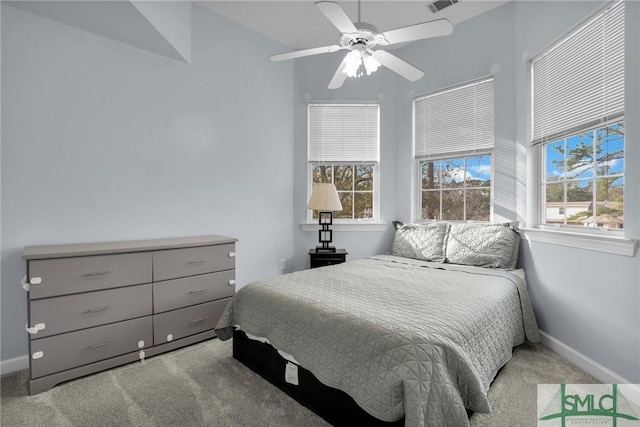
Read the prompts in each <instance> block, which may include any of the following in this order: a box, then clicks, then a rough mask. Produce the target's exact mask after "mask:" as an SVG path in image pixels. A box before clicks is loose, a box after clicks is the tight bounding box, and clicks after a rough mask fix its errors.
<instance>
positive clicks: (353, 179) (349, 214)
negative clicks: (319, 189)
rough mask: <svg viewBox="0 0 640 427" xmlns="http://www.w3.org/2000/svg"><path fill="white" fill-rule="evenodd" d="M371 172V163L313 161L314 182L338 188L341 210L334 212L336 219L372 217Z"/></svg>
mask: <svg viewBox="0 0 640 427" xmlns="http://www.w3.org/2000/svg"><path fill="white" fill-rule="evenodd" d="M374 173H375V165H374V164H373V163H356V164H330V165H328V164H313V165H312V176H313V183H314V184H317V183H333V184H334V185H335V186H336V189H337V190H338V196H339V197H340V203H341V204H342V211H340V212H336V213H335V214H334V218H337V219H356V220H362V219H373V217H374V216H373V214H374V212H373V206H374V204H373V202H374V200H373V198H374V191H373V183H374ZM313 218H318V212H316V211H314V212H313Z"/></svg>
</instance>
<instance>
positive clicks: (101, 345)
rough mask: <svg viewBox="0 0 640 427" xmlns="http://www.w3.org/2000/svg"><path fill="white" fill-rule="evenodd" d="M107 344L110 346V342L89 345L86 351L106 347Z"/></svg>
mask: <svg viewBox="0 0 640 427" xmlns="http://www.w3.org/2000/svg"><path fill="white" fill-rule="evenodd" d="M109 344H111V341H107V342H103V343H102V344H95V345H90V346H89V347H87V350H93V349H94V348H100V347H104V346H107V345H109Z"/></svg>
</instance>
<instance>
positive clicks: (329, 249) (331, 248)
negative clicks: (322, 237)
mask: <svg viewBox="0 0 640 427" xmlns="http://www.w3.org/2000/svg"><path fill="white" fill-rule="evenodd" d="M335 251H336V247H335V246H327V247H323V246H316V253H317V254H331V253H334V252H335Z"/></svg>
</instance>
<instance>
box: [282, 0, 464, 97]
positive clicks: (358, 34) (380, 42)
mask: <svg viewBox="0 0 640 427" xmlns="http://www.w3.org/2000/svg"><path fill="white" fill-rule="evenodd" d="M314 4H315V6H316V7H317V8H318V9H319V10H320V12H322V13H323V14H324V16H326V17H327V19H329V21H331V23H332V24H333V25H334V26H335V27H336V28H337V29H338V30H339V31H340V33H341V35H340V41H339V44H336V45H331V46H323V47H316V48H312V49H303V50H296V51H293V52H287V53H280V54H277V55H272V56H271V60H272V61H284V60H287V59H294V58H300V57H303V56H310V55H318V54H321V53H332V52H337V51H339V50H345V49H346V50H349V53H347V55H346V56H345V57H344V59H343V60H342V62H341V63H340V65H339V66H338V70H337V71H336V73H335V74H334V75H333V78H332V79H331V82H330V83H329V86H328V87H329V89H337V88H339V87H341V86H342V84H343V83H344V81H345V80H346V78H347V77H360V76H362V75H363V74H364V73H366V74H367V75H370V74H371V73H373V72H374V71H376V70H377V69H378V67H379V66H380V65H384V66H385V67H387V68H389V69H390V70H392V71H395V72H396V73H398V74H400V75H401V76H402V77H404V78H406V79H407V80H410V81H416V80H420V79H421V78H422V76H424V73H423V72H422V71H421V70H419V69H418V68H416V67H414V66H413V65H411V64H409V63H408V62H406V61H403V60H402V59H400V58H398V57H397V56H395V55H393V54H391V53H389V52H387V51H386V50H382V49H378V50H374V49H373V48H374V47H376V46H389V45H392V44H397V43H405V42H411V41H415V40H421V39H426V38H430V37H438V36H446V35H449V34H451V33H452V32H453V25H451V22H449V21H448V20H447V19H436V20H435V21H429V22H423V23H421V24H416V25H410V26H408V27H402V28H397V29H395V30H390V31H385V32H384V33H379V32H378V30H377V29H376V27H374V26H373V25H371V24H368V23H366V22H362V21H361V20H360V0H358V22H357V23H353V22H351V19H350V18H349V17H348V16H347V14H346V13H345V12H344V10H343V9H342V8H341V7H340V5H339V4H338V3H334V2H331V1H318V2H316V3H314Z"/></svg>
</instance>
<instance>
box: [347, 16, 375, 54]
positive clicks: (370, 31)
mask: <svg viewBox="0 0 640 427" xmlns="http://www.w3.org/2000/svg"><path fill="white" fill-rule="evenodd" d="M355 25H356V28H357V30H358V32H357V33H343V34H342V36H341V37H340V45H341V46H342V47H346V48H348V49H362V50H364V49H370V48H372V47H374V46H376V45H377V44H378V37H379V34H378V29H377V28H376V27H375V26H373V25H371V24H369V23H367V22H358V23H356V24H355Z"/></svg>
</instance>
